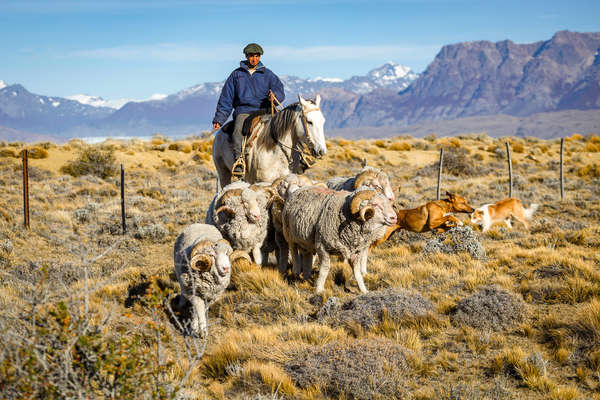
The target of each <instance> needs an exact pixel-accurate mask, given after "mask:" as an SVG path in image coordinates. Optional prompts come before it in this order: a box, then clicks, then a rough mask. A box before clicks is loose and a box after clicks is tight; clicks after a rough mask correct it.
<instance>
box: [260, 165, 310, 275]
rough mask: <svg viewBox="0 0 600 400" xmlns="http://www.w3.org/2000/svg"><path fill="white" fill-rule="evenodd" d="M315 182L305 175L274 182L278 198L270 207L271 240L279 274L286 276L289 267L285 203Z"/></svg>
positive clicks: (287, 177)
mask: <svg viewBox="0 0 600 400" xmlns="http://www.w3.org/2000/svg"><path fill="white" fill-rule="evenodd" d="M312 185H313V182H312V181H311V180H310V179H309V178H308V177H306V176H304V175H296V174H289V175H287V176H285V177H281V178H278V179H276V180H275V181H273V184H272V187H273V188H274V189H275V190H276V191H277V194H278V196H275V197H274V198H273V201H272V202H271V206H270V207H269V214H270V222H271V223H270V227H269V229H270V231H269V238H272V240H273V241H274V242H275V245H276V248H275V250H276V253H277V264H278V268H279V272H280V273H281V274H282V275H284V276H285V274H286V273H287V270H288V267H289V261H288V257H289V247H288V244H287V242H286V240H285V238H284V237H283V226H282V224H281V212H282V211H283V206H284V205H285V201H286V200H287V198H288V197H289V196H290V194H292V193H294V192H295V191H296V190H298V189H299V188H301V187H304V186H312Z"/></svg>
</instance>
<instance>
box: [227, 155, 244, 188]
mask: <svg viewBox="0 0 600 400" xmlns="http://www.w3.org/2000/svg"><path fill="white" fill-rule="evenodd" d="M245 175H246V161H245V160H244V156H243V155H241V156H240V157H238V159H237V160H235V162H234V163H233V166H232V167H231V181H232V182H235V181H237V180H240V179H242V178H243V177H244V176H245Z"/></svg>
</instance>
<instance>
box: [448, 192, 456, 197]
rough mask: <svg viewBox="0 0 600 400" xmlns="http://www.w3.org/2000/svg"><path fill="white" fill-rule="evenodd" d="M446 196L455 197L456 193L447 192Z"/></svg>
mask: <svg viewBox="0 0 600 400" xmlns="http://www.w3.org/2000/svg"><path fill="white" fill-rule="evenodd" d="M446 196H448V197H449V198H453V197H454V193H450V192H446Z"/></svg>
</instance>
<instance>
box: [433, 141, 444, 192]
mask: <svg viewBox="0 0 600 400" xmlns="http://www.w3.org/2000/svg"><path fill="white" fill-rule="evenodd" d="M443 162H444V148H443V147H442V148H441V149H440V163H439V164H438V184H437V194H436V198H435V199H436V200H439V199H440V188H441V186H442V163H443Z"/></svg>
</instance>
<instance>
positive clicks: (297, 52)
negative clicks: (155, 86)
mask: <svg viewBox="0 0 600 400" xmlns="http://www.w3.org/2000/svg"><path fill="white" fill-rule="evenodd" d="M440 47H441V46H440V45H388V44H384V45H379V44H376V45H329V46H310V47H301V48H297V47H291V46H268V48H266V51H267V53H268V57H269V59H270V60H277V59H280V60H287V61H295V60H307V59H309V60H311V61H338V60H339V61H344V60H356V59H359V58H365V57H366V58H390V59H391V58H397V57H408V56H410V57H420V56H431V54H435V53H436V52H437V51H438V50H439V49H440ZM217 48H218V49H219V58H220V59H222V60H239V59H240V58H241V56H242V55H241V51H240V45H239V44H236V45H216V46H211V47H205V46H195V45H182V44H176V43H161V44H155V45H140V46H116V47H109V48H98V49H89V50H79V51H75V52H71V53H69V54H66V55H65V56H64V57H67V58H93V59H118V60H154V61H169V62H190V61H199V60H202V59H204V58H206V55H207V54H214V52H215V49H217Z"/></svg>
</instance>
